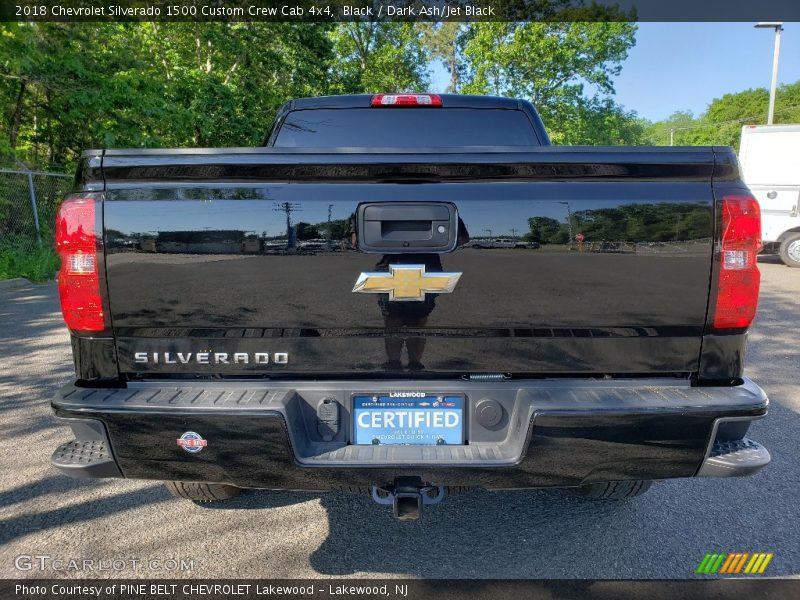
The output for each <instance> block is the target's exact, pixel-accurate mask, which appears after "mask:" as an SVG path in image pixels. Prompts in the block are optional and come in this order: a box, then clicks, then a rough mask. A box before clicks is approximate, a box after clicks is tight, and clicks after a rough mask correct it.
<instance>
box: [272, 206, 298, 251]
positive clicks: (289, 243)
mask: <svg viewBox="0 0 800 600" xmlns="http://www.w3.org/2000/svg"><path fill="white" fill-rule="evenodd" d="M273 210H274V211H276V212H285V213H286V249H287V250H291V249H292V248H294V247H295V246H296V245H297V237H296V236H295V233H294V228H293V227H292V213H293V212H298V211H299V210H300V205H299V204H296V203H295V202H276V203H275V208H273Z"/></svg>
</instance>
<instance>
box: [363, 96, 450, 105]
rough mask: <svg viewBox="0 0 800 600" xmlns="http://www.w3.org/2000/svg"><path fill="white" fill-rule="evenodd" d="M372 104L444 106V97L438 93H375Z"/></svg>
mask: <svg viewBox="0 0 800 600" xmlns="http://www.w3.org/2000/svg"><path fill="white" fill-rule="evenodd" d="M371 105H372V106H431V107H440V106H442V97H441V96H439V95H438V94H375V95H374V96H373V97H372V102H371Z"/></svg>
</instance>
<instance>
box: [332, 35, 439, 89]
mask: <svg viewBox="0 0 800 600" xmlns="http://www.w3.org/2000/svg"><path fill="white" fill-rule="evenodd" d="M331 39H332V41H333V45H334V50H335V53H336V57H337V59H336V68H335V70H334V71H333V77H332V79H333V81H332V88H331V91H332V92H333V93H339V94H350V93H358V92H368V93H378V92H422V91H425V89H426V88H427V86H428V83H429V78H428V53H427V50H426V48H425V46H424V44H423V38H422V31H421V30H420V29H419V28H417V27H414V25H413V24H412V23H392V22H389V23H379V22H375V21H372V22H352V23H341V24H340V25H339V26H338V27H337V28H336V29H335V30H334V31H333V33H332V35H331Z"/></svg>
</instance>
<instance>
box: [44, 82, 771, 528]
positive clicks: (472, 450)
mask: <svg viewBox="0 0 800 600" xmlns="http://www.w3.org/2000/svg"><path fill="white" fill-rule="evenodd" d="M265 146H266V147H263V148H229V149H181V150H136V149H133V150H104V151H102V150H95V151H88V152H86V153H84V155H83V158H82V162H81V165H80V168H79V171H78V176H77V183H76V188H75V191H74V193H73V194H72V195H70V196H69V197H68V198H67V199H66V200H65V201H64V203H63V205H62V207H61V209H60V212H59V216H58V221H57V247H58V251H59V253H60V256H61V261H62V267H61V272H60V275H59V290H60V294H61V303H62V307H63V313H64V317H65V320H66V323H67V326H68V327H69V329H70V331H71V339H72V349H73V355H74V360H75V369H76V375H77V379H76V381H75V382H74V383H73V384H70V385H67V386H66V387H64V388H62V389H61V390H60V391H59V392H58V394H57V395H56V397H55V398H54V400H53V408H54V410H55V413H56V415H57V416H58V417H59V418H60V419H63V420H64V421H65V422H67V423H69V424H70V425H71V427H72V430H73V432H74V436H75V439H74V440H73V441H71V442H69V443H66V444H64V445H62V446H61V447H59V448H58V449H57V450H56V451H55V454H54V455H53V458H52V462H53V464H54V465H55V467H56V468H58V469H59V470H61V471H62V472H64V473H67V474H70V475H73V476H76V477H128V478H139V479H156V480H164V481H167V482H168V483H167V485H168V487H169V488H170V489H171V491H172V492H173V493H175V494H176V495H179V496H182V497H186V498H192V499H197V500H214V499H222V498H226V497H230V496H232V495H234V494H235V493H237V492H238V491H239V489H240V488H266V489H287V490H328V489H341V488H344V489H358V490H361V489H363V490H366V491H369V492H370V493H372V495H373V497H374V498H375V500H376V501H378V502H382V503H386V504H392V505H393V506H394V511H395V514H396V515H397V516H398V517H399V518H402V519H413V518H417V517H418V516H419V515H420V513H421V510H422V507H423V505H425V504H430V503H434V502H436V501H438V500H440V499H441V498H442V496H443V495H444V494H445V493H446V492H447V491H448V489H449V490H456V489H463V488H464V487H473V486H477V487H483V488H487V489H519V488H536V487H547V486H558V487H571V488H574V489H575V490H576V491H578V492H580V493H583V494H585V495H588V496H592V497H597V498H613V499H619V498H626V497H630V496H635V495H637V494H640V493H642V492H644V491H645V490H646V489H647V488H648V487H649V485H650V483H649V482H650V481H651V480H655V479H667V478H672V477H692V476H728V475H746V474H750V473H753V472H755V471H757V470H758V469H760V468H761V467H763V466H764V465H765V464H767V463H768V462H769V453H768V452H767V451H766V449H764V448H763V447H762V446H761V445H759V444H758V443H756V442H754V441H751V440H750V439H748V438H747V437H746V432H747V429H748V426H749V425H750V423H751V422H752V421H753V420H754V419H758V418H760V417H762V416H764V415H765V414H766V410H767V398H766V396H765V394H764V392H762V391H761V389H759V387H757V386H756V385H755V384H753V383H752V382H751V381H749V380H748V379H747V378H745V377H744V376H743V373H742V368H743V360H744V348H745V337H746V331H747V328H748V327H749V325H750V323H751V321H752V319H753V317H754V314H755V310H756V301H757V297H758V287H759V273H758V269H757V267H756V254H757V252H758V251H759V247H760V244H761V242H760V217H759V208H758V204H757V203H756V202H755V201H754V199H753V198H752V196H751V195H750V193H749V192H748V190H747V188H746V187H745V186H744V184H743V183H742V181H741V180H740V176H739V169H738V165H737V162H736V158H735V156H734V154H733V152H732V151H731V149H730V148H724V147H708V148H624V147H617V148H599V147H595V148H590V147H553V146H550V143H549V140H548V137H547V134H546V133H545V130H544V127H543V126H542V122H541V120H540V119H539V117H538V116H537V114H536V111H535V110H534V109H533V107H532V106H531V105H530V104H529V103H527V102H524V101H518V100H513V99H507V98H486V97H470V96H456V95H442V96H436V95H427V94H424V95H383V94H381V95H376V96H369V95H357V96H342V97H330V98H315V99H304V100H296V101H293V102H290V103H288V104H287V105H286V106H285V107H284V108H283V109H282V110H281V112H280V113H279V115H278V117H277V120H276V122H275V125H274V127H273V129H272V131H271V132H270V134H269V137H268V139H267V142H266V144H265ZM498 236H500V238H502V239H506V238H508V239H519V240H521V241H524V247H522V248H511V247H509V248H501V247H498V248H495V249H493V250H491V251H486V250H485V249H482V248H481V247H480V245H479V244H476V243H475V240H476V239H490V240H491V239H495V238H497V237H498Z"/></svg>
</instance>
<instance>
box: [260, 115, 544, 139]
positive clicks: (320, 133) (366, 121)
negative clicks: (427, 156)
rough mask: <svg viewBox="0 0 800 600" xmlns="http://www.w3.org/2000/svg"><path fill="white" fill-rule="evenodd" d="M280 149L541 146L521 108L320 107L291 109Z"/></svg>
mask: <svg viewBox="0 0 800 600" xmlns="http://www.w3.org/2000/svg"><path fill="white" fill-rule="evenodd" d="M273 145H274V146H275V147H277V148H336V147H351V148H418V147H424V146H428V147H433V148H436V147H440V148H449V147H458V146H462V147H463V146H539V145H540V142H539V139H538V138H537V136H536V131H535V129H534V126H533V124H532V123H531V121H530V119H529V118H528V116H527V115H526V114H525V113H524V112H523V111H521V110H511V109H502V108H427V107H426V108H412V107H403V108H330V109H329V108H318V109H308V110H293V111H291V112H289V113H288V114H287V115H286V118H285V119H284V121H283V123H281V125H280V129H279V130H278V133H277V136H276V137H275V142H274V144H273Z"/></svg>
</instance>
